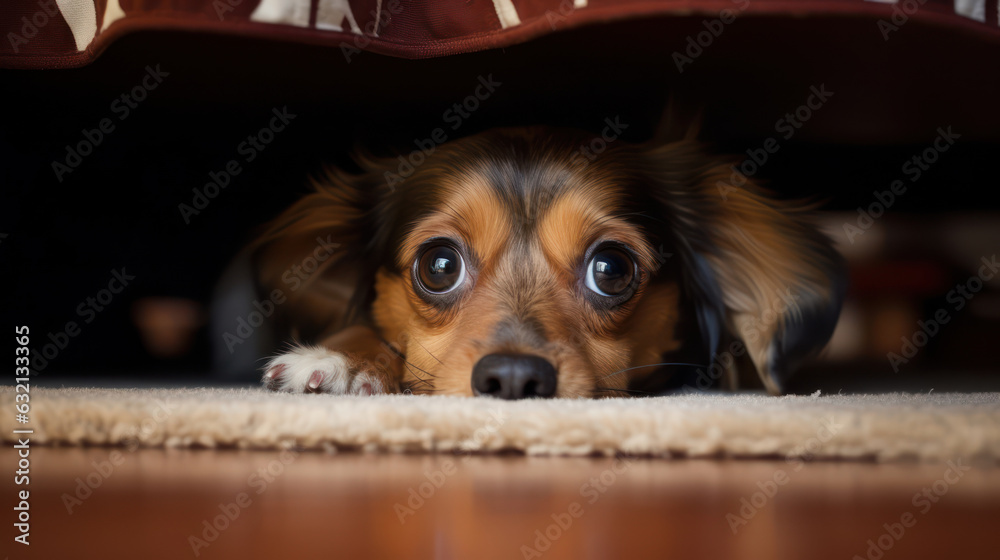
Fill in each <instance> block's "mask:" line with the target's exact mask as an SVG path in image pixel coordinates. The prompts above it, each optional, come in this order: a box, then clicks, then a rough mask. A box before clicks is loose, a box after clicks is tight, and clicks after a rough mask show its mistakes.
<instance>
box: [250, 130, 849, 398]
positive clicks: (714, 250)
mask: <svg viewBox="0 0 1000 560" xmlns="http://www.w3.org/2000/svg"><path fill="white" fill-rule="evenodd" d="M593 138H594V137H593V136H591V135H589V134H586V133H583V132H578V131H568V130H559V129H546V128H530V129H500V130H494V131H489V132H486V133H482V134H479V135H476V136H472V137H469V138H465V139H462V140H457V141H453V142H450V143H448V144H445V145H442V146H440V147H438V148H437V149H436V150H435V152H434V153H433V154H431V155H429V156H428V157H427V159H426V162H425V163H423V165H420V166H418V167H417V168H416V170H415V171H414V173H413V174H412V175H411V176H409V177H407V178H406V179H405V180H404V181H403V182H402V183H401V184H398V185H395V187H394V188H392V187H390V186H389V184H388V182H387V180H386V174H387V173H396V172H397V168H396V166H397V164H398V160H396V159H386V160H381V159H376V158H370V157H362V158H359V159H358V165H359V166H360V168H361V170H362V171H361V173H358V174H348V173H346V172H344V171H341V170H330V171H329V172H328V173H327V174H326V176H325V177H323V178H321V179H319V180H316V181H315V192H313V193H312V194H309V195H307V196H306V197H304V198H303V199H301V200H300V201H299V202H297V203H296V204H294V205H293V206H292V207H291V208H289V209H288V210H286V211H285V212H284V213H282V214H281V215H280V216H279V217H278V218H277V219H276V220H274V222H273V223H272V224H270V225H269V226H268V228H267V230H266V232H265V233H264V234H263V235H262V236H261V238H260V239H259V240H258V241H257V243H256V244H255V251H256V253H255V255H256V260H257V263H258V264H259V281H260V283H261V285H262V287H263V288H264V289H265V290H268V289H272V288H274V287H276V286H279V287H280V285H281V275H282V271H284V270H286V269H287V268H288V267H289V266H291V265H293V264H294V263H296V262H299V261H300V260H301V259H302V258H303V256H305V255H307V254H308V252H309V251H310V250H312V248H313V247H314V246H315V245H316V238H317V237H327V236H328V237H329V239H330V240H331V241H333V242H335V243H338V244H339V246H338V252H337V253H336V254H335V256H334V257H333V258H330V259H328V260H326V261H324V263H323V268H322V269H321V270H320V271H319V272H317V273H315V274H314V275H313V276H312V277H311V278H310V280H311V282H310V283H309V285H308V286H304V287H302V288H300V289H298V290H296V291H295V292H294V293H290V294H288V295H289V303H288V304H286V305H285V306H284V307H283V311H284V321H285V324H286V326H287V327H288V331H289V332H290V333H291V335H292V336H293V337H295V338H296V340H299V341H303V342H306V341H312V342H317V343H320V344H322V345H323V346H324V347H326V348H327V349H329V350H333V351H337V352H342V353H345V354H347V355H348V357H349V358H350V361H351V364H352V366H351V367H352V369H353V370H357V371H362V370H366V371H370V372H374V373H375V374H376V375H377V376H378V378H379V379H380V380H381V384H382V386H383V388H384V390H386V391H390V392H394V391H402V390H407V389H408V390H410V391H412V392H414V393H428V392H435V393H444V394H457V395H472V394H474V391H473V388H472V384H471V383H470V372H471V371H472V369H473V367H474V365H475V364H476V363H477V361H478V360H479V359H480V358H482V357H483V356H484V355H487V354H491V353H497V352H501V353H513V354H530V355H535V356H540V357H542V358H544V359H545V360H547V361H549V362H550V363H551V364H553V366H555V368H556V371H557V374H558V389H557V391H556V394H555V396H558V397H601V396H619V395H624V394H646V393H647V392H651V391H657V390H661V389H664V388H667V387H671V386H676V385H678V380H679V379H684V380H688V381H687V382H688V383H690V382H691V381H690V380H691V379H692V377H691V376H692V375H694V374H695V373H696V372H697V374H699V375H702V376H703V377H704V376H705V375H706V372H707V371H708V369H709V368H708V366H709V365H710V364H711V363H712V362H713V360H714V361H716V362H718V363H720V364H722V365H723V366H726V367H725V368H724V369H725V375H724V376H722V377H721V378H718V376H715V377H713V380H715V379H718V381H719V382H721V384H722V385H723V386H725V387H730V388H733V387H735V386H736V379H737V376H738V373H739V372H738V371H737V369H739V367H741V360H739V359H737V360H730V359H727V357H726V355H727V354H729V355H736V356H739V355H741V354H743V353H744V352H745V354H746V356H747V357H749V361H747V360H746V359H744V360H743V361H742V366H744V367H745V368H750V369H751V370H755V371H756V374H757V377H759V379H760V380H761V381H762V382H763V384H764V386H765V387H766V388H767V389H768V390H769V391H771V392H772V393H779V392H781V390H782V386H783V383H784V382H785V381H786V380H787V378H788V377H789V376H790V375H791V373H792V372H793V370H794V369H795V368H796V366H797V365H798V364H799V363H800V362H801V360H803V359H804V358H806V357H808V356H810V355H813V354H815V353H816V352H817V351H819V350H820V349H821V348H822V347H823V346H824V345H825V343H826V341H827V340H828V338H829V337H830V335H831V333H832V331H833V327H834V324H835V322H836V318H837V316H838V314H839V311H840V306H841V301H842V298H843V292H844V289H845V286H844V284H845V282H844V266H843V262H842V260H841V258H840V256H839V255H838V254H837V253H836V252H835V251H834V250H833V248H832V247H831V244H830V241H829V240H828V239H827V238H826V237H825V236H824V235H822V234H821V233H819V232H818V231H817V229H816V228H815V226H813V225H812V224H811V223H810V221H809V214H808V211H809V209H808V208H805V207H802V206H800V205H795V204H791V203H786V202H782V201H779V200H776V199H774V198H772V197H770V196H768V195H767V193H765V192H764V191H762V190H761V189H759V188H757V187H756V186H755V185H754V184H753V183H752V182H750V181H749V180H746V181H742V182H743V184H742V185H735V184H733V182H734V181H733V179H734V175H733V171H732V168H731V166H730V165H729V162H728V161H726V160H724V159H719V158H715V157H712V156H710V155H709V154H707V153H706V151H705V149H704V147H703V146H702V145H700V144H699V143H697V142H694V141H691V140H682V141H677V142H672V143H664V144H644V145H636V144H627V143H625V142H616V143H613V144H611V145H610V146H609V147H608V148H607V150H606V151H604V152H603V153H601V154H599V155H597V156H596V157H594V158H593V160H591V159H589V158H588V157H583V156H581V155H579V149H580V148H581V146H585V145H587V144H589V143H590V142H591V140H592V139H593ZM736 179H737V181H735V182H741V181H740V179H743V178H742V177H740V176H736ZM440 237H447V238H450V239H456V240H458V241H459V243H460V244H461V245H462V249H463V250H464V251H465V252H466V253H465V254H466V258H467V259H468V263H469V268H470V271H474V277H471V278H472V279H471V280H470V281H471V287H470V288H469V289H467V290H464V291H463V292H462V293H461V294H459V295H458V296H456V297H454V298H452V300H449V301H446V302H442V301H428V300H427V299H426V298H423V297H421V295H420V293H419V290H417V289H416V288H415V286H414V285H413V277H412V274H411V270H412V268H413V263H414V260H415V259H416V258H417V254H418V250H419V249H420V248H421V247H422V246H423V245H424V244H425V243H426V242H427V240H429V239H434V238H440ZM601 239H612V240H614V241H615V242H617V243H620V244H621V245H623V246H625V247H627V248H628V249H629V250H630V252H631V254H633V255H634V256H635V260H636V261H637V263H638V268H639V271H640V281H639V284H638V287H637V290H636V292H635V294H634V295H633V296H632V297H631V298H630V299H628V300H627V301H625V302H622V303H621V304H620V305H616V306H614V307H611V308H604V307H601V306H600V305H595V304H594V302H593V301H591V300H590V299H588V293H587V292H586V289H585V288H584V287H583V286H582V284H581V273H582V267H584V266H585V265H586V264H587V263H585V262H584V253H585V251H586V250H587V249H588V247H591V246H592V245H593V244H594V243H596V242H598V241H599V240H601ZM470 274H471V272H470ZM789 301H792V302H794V305H789V303H788V302H789ZM734 350H735V351H734ZM679 357H685V358H687V360H694V361H695V362H697V363H698V364H702V365H703V366H704V367H702V368H700V369H699V368H694V367H690V366H656V365H651V364H661V363H664V362H667V361H676V360H677V359H678V358H679ZM644 366H648V367H644ZM716 370H718V368H716ZM272 373H274V372H269V375H271V374H272ZM278 373H279V374H280V372H278ZM268 380H269V381H273V380H274V376H273V375H272V376H271V377H269V378H268ZM272 385H273V384H272ZM376 392H378V391H376Z"/></svg>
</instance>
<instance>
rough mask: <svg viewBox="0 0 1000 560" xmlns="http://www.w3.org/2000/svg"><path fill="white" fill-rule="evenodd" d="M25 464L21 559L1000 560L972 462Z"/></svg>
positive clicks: (225, 456) (66, 460) (456, 459)
mask: <svg viewBox="0 0 1000 560" xmlns="http://www.w3.org/2000/svg"><path fill="white" fill-rule="evenodd" d="M5 447H6V448H5V449H4V450H3V452H2V453H0V455H2V456H3V462H4V464H8V465H14V464H15V463H16V459H15V457H14V452H13V451H12V450H11V448H10V446H9V445H7V446H5ZM30 476H31V484H30V491H31V502H30V503H31V510H30V511H31V543H32V544H31V546H30V548H24V547H22V546H21V545H15V548H13V549H11V548H9V547H8V550H11V553H12V556H11V557H12V558H19V557H22V556H23V555H24V553H25V552H28V554H27V556H26V557H30V558H66V557H77V558H80V557H86V558H192V557H199V558H311V557H322V558H351V559H354V558H441V559H448V558H456V559H466V558H470V559H473V558H474V559H480V558H484V559H492V558H498V559H499V558H510V559H524V558H553V559H557V558H594V559H598V558H601V559H603V558H685V559H686V558H746V559H759V558H810V559H815V558H843V559H845V560H849V559H852V558H854V557H855V555H857V556H858V557H860V558H871V559H873V560H874V559H875V558H884V559H886V560H890V559H892V558H942V557H947V558H992V557H994V556H993V553H994V552H995V550H994V549H993V546H992V545H991V544H990V543H991V542H992V539H991V537H992V536H993V535H995V532H996V527H997V524H998V522H1000V469H997V468H996V467H989V466H982V465H978V466H974V467H972V468H966V463H965V462H962V463H959V464H953V465H952V466H949V465H916V464H895V465H877V464H872V463H851V462H840V463H822V462H814V463H799V462H786V461H781V460H776V461H732V460H730V461H706V460H676V461H665V460H652V459H628V460H622V459H610V458H601V459H582V458H541V457H523V456H501V457H497V456H485V457H482V456H472V457H465V456H452V455H375V454H339V455H329V454H324V453H315V452H310V453H298V454H296V453H294V452H282V453H278V452H270V451H233V450H221V451H210V450H166V451H165V450H135V451H129V450H127V449H112V448H85V449H81V448H45V447H39V446H35V447H33V448H32V450H31V475H30ZM5 478H6V482H4V483H3V495H4V496H5V500H6V501H7V502H8V503H13V500H14V498H15V496H14V486H13V478H12V477H5ZM925 489H926V495H925V494H924V492H925ZM8 511H10V510H8ZM8 527H10V525H8ZM8 531H12V529H8ZM9 538H13V536H11V537H9ZM869 540H870V541H871V542H869ZM8 542H10V541H8ZM880 545H881V547H882V548H881V549H880V548H879V546H880ZM880 552H881V554H879V553H880Z"/></svg>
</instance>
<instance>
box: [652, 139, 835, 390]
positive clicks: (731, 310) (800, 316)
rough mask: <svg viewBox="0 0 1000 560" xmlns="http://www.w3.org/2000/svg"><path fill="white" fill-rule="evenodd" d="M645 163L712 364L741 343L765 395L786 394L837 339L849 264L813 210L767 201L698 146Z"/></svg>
mask: <svg viewBox="0 0 1000 560" xmlns="http://www.w3.org/2000/svg"><path fill="white" fill-rule="evenodd" d="M644 160H645V161H644V163H643V164H641V165H642V166H643V167H644V168H645V169H646V170H647V172H648V173H649V174H650V177H651V179H652V180H653V182H654V185H653V190H654V191H655V192H654V196H655V197H656V198H657V199H658V202H659V204H660V205H661V206H663V207H665V210H666V216H667V220H668V221H669V227H670V229H671V237H672V242H673V243H674V245H675V246H676V247H677V249H678V251H679V252H680V255H681V257H682V266H683V268H684V270H683V274H684V276H685V284H686V287H687V290H688V293H689V294H690V297H692V298H693V300H694V305H695V308H696V310H697V311H696V315H697V319H698V324H699V327H700V329H701V331H702V339H703V341H704V342H705V344H706V345H707V346H708V350H709V353H710V358H711V359H713V360H714V359H716V358H718V357H721V354H719V352H720V348H721V341H722V340H724V339H727V338H735V339H738V340H740V341H742V343H743V345H744V347H745V349H746V352H747V353H748V354H749V356H750V359H751V360H752V361H753V364H754V366H755V367H756V369H757V373H758V374H759V376H760V379H761V381H763V383H764V385H765V387H767V389H768V391H769V392H771V393H774V394H778V393H781V392H782V389H783V387H784V384H785V381H787V379H788V378H789V377H790V376H791V374H792V373H793V372H794V370H795V369H796V368H797V367H798V365H799V364H800V363H801V362H802V361H803V360H804V359H805V358H807V357H809V356H811V355H813V354H815V353H817V352H818V351H819V350H821V349H822V348H823V346H825V344H826V342H827V341H828V340H829V338H830V336H831V335H832V334H833V329H834V326H835V325H836V323H837V317H838V316H839V315H840V308H841V304H842V302H843V298H844V292H845V291H846V287H847V279H846V266H845V264H844V261H843V258H842V257H841V256H840V255H839V254H838V253H837V252H836V250H834V248H833V246H832V243H831V241H830V239H829V238H827V237H826V236H825V235H823V234H822V233H821V232H820V231H819V230H818V229H817V228H816V227H815V226H814V225H812V224H811V223H810V221H809V215H808V214H809V212H810V211H811V210H812V208H809V207H805V206H802V205H796V204H793V203H788V202H782V201H779V200H776V199H773V198H771V197H769V196H768V195H767V193H766V192H765V191H763V190H762V189H760V188H758V187H757V186H756V185H754V184H753V183H752V182H751V181H750V180H749V179H747V178H746V177H744V176H743V175H742V174H740V173H739V172H738V171H737V170H736V168H735V167H733V166H731V165H727V164H725V163H722V162H721V161H719V160H714V159H712V158H711V157H710V156H708V155H707V154H706V153H705V152H704V150H703V149H702V148H701V146H700V145H699V144H697V143H695V142H692V141H684V142H676V143H672V144H667V145H663V146H658V147H653V148H648V149H646V151H645V153H644ZM725 351H726V352H729V351H730V350H729V348H726V349H725ZM730 357H733V356H730Z"/></svg>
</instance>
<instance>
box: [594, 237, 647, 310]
mask: <svg viewBox="0 0 1000 560" xmlns="http://www.w3.org/2000/svg"><path fill="white" fill-rule="evenodd" d="M635 274H636V269H635V261H633V260H632V257H630V256H629V255H628V253H626V252H625V251H622V250H620V249H616V248H614V247H605V248H603V249H600V250H598V251H596V252H595V253H594V255H593V257H591V259H590V263H589V264H587V278H586V285H587V288H589V289H590V290H591V291H592V292H594V293H596V294H598V295H601V296H604V297H618V296H624V297H626V299H627V297H628V296H629V295H630V294H628V293H627V292H629V291H630V290H632V288H633V280H634V279H635Z"/></svg>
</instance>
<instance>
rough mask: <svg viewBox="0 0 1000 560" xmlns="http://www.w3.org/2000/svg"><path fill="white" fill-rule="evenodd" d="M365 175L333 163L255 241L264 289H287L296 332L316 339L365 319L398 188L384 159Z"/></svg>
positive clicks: (363, 162) (362, 161)
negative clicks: (388, 208)
mask: <svg viewBox="0 0 1000 560" xmlns="http://www.w3.org/2000/svg"><path fill="white" fill-rule="evenodd" d="M357 161H358V163H359V165H360V166H361V167H362V172H361V173H356V174H351V173H347V172H345V171H343V170H340V169H335V168H328V169H326V170H324V172H323V173H322V174H321V175H320V176H318V177H314V178H313V180H312V186H313V190H312V192H310V193H309V194H307V195H306V196H304V197H303V198H301V199H299V200H298V201H297V202H296V203H295V204H293V205H292V206H291V207H289V208H288V209H286V210H285V211H284V212H282V213H281V214H280V215H278V217H276V218H275V219H274V220H272V221H271V222H270V223H269V224H267V225H266V226H265V227H264V231H263V232H262V233H261V235H260V236H259V237H258V238H257V239H256V240H255V241H254V242H253V244H252V245H251V249H252V251H253V252H252V258H253V262H254V266H255V269H256V271H257V281H258V284H259V285H260V287H261V290H262V294H263V295H267V294H271V293H275V290H280V291H281V294H280V295H281V296H283V297H284V298H286V299H287V303H285V304H284V305H281V311H282V313H281V315H282V316H284V317H294V318H295V321H294V322H295V324H294V325H291V326H289V330H291V331H292V334H293V335H294V336H296V337H302V338H306V339H309V338H315V337H318V336H321V335H323V334H324V332H327V331H329V330H331V329H333V330H338V329H340V328H343V327H344V326H345V325H347V324H349V323H353V322H355V321H356V320H357V319H358V313H359V311H360V310H361V309H363V308H364V304H365V303H366V302H367V300H368V299H369V298H370V297H371V295H372V294H371V293H370V291H371V287H372V286H373V285H374V278H375V274H376V272H377V270H378V268H379V266H381V265H382V260H383V257H384V256H386V254H387V250H386V248H387V247H386V246H387V244H388V241H387V236H386V233H385V232H384V231H383V230H384V227H383V225H382V224H384V223H385V220H384V219H383V217H382V216H381V215H380V214H381V213H382V212H384V207H386V206H387V205H388V204H389V198H390V197H389V195H390V194H391V192H390V191H391V189H389V188H388V186H387V184H386V181H385V179H384V177H383V171H382V170H383V168H384V166H383V165H382V163H381V162H380V161H379V160H376V159H373V158H367V157H364V156H359V157H357Z"/></svg>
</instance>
